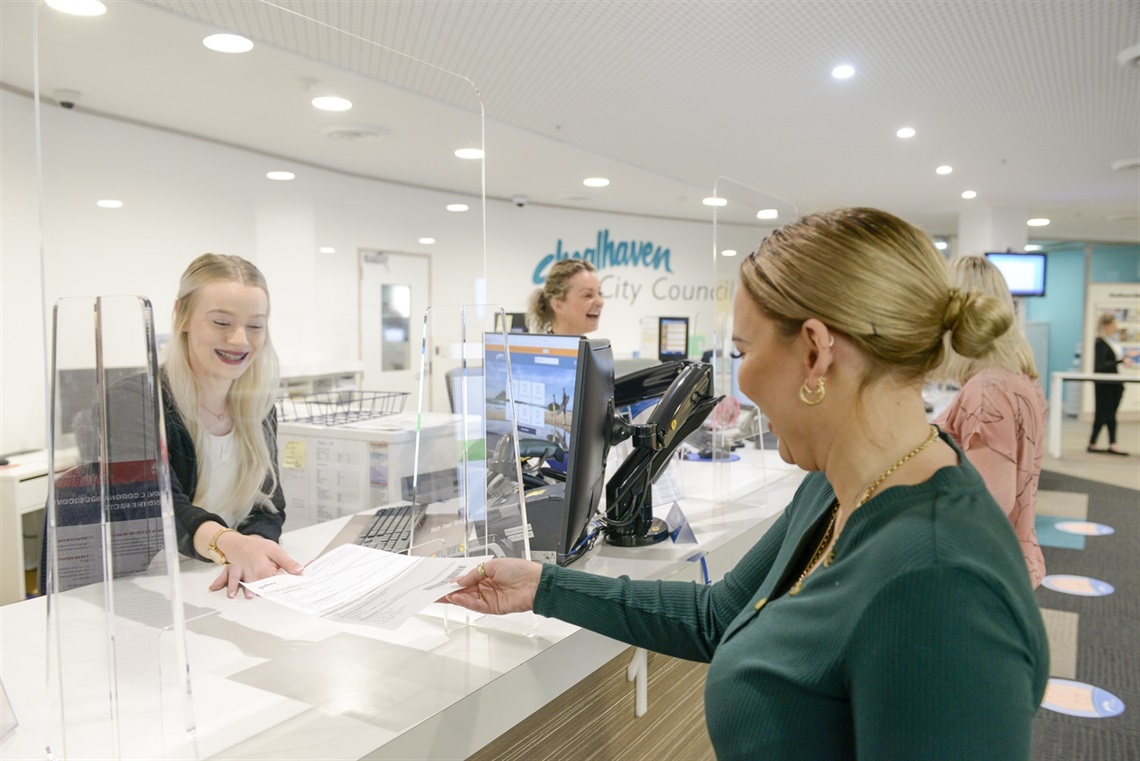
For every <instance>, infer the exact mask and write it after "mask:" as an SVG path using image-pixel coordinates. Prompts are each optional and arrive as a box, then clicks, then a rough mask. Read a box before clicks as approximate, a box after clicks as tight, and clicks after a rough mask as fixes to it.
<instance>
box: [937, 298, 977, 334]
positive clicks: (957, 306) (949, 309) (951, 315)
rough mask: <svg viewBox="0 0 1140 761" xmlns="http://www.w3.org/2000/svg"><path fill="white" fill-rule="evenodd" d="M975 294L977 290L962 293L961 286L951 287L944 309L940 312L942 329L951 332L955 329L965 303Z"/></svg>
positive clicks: (964, 310)
mask: <svg viewBox="0 0 1140 761" xmlns="http://www.w3.org/2000/svg"><path fill="white" fill-rule="evenodd" d="M976 296H977V291H971V292H969V293H964V292H963V291H962V289H961V288H951V289H950V296H949V298H948V299H947V300H946V309H945V310H943V312H942V329H943V330H949V331H951V332H953V331H955V330H957V329H958V325H959V324H961V322H962V315H963V314H964V313H965V312H966V308H967V305H968V304H969V302H970V301H971V300H973V298H975V297H976Z"/></svg>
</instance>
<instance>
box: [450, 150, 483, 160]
mask: <svg viewBox="0 0 1140 761" xmlns="http://www.w3.org/2000/svg"><path fill="white" fill-rule="evenodd" d="M455 155H456V157H457V158H461V159H481V158H483V149H482V148H460V149H459V150H457V151H456V152H455Z"/></svg>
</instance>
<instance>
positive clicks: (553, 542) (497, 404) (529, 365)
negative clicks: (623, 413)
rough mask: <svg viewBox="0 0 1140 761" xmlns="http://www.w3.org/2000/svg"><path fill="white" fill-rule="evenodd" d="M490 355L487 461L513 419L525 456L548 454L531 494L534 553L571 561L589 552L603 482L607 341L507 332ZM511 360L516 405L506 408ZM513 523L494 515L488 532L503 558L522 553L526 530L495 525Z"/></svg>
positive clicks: (609, 406)
mask: <svg viewBox="0 0 1140 761" xmlns="http://www.w3.org/2000/svg"><path fill="white" fill-rule="evenodd" d="M484 351H485V354H484V378H485V382H486V389H487V391H486V397H487V398H486V402H485V413H486V414H485V420H486V440H487V452H488V456H492V453H494V452H496V451H497V450H498V449H499V446H498V444H499V442H500V441H501V440H502V439H503V437H504V436H506V435H507V434H508V433H509V431H510V421H511V419H514V421H515V425H516V426H517V429H518V436H519V449H520V450H522V452H523V453H524V454H525V453H528V452H535V451H539V452H542V453H543V454H547V455H548V457H547V460H548V463H549V467H548V468H546V469H545V470H544V475H545V477H546V480H547V481H548V483H546V484H544V485H542V486H540V487H537V488H530V489H528V491H527V495H526V504H527V519H528V522H529V523H530V534H531V538H530V546H531V555H532V557H534V558H536V559H539V560H545V561H548V562H557V563H559V564H562V565H565V564H567V563H570V562H573V561H574V560H576V559H577V558H578V557H580V556H581V555H582V554H583V552H584V550H585V549H587V548H586V547H584V546H582V545H581V544H580V543H581V541H582V540H583V539H584V538H585V534H586V529H587V527H588V526H589V523H590V520H591V518H592V517H593V516H594V514H595V513H596V512H597V509H598V505H599V503H600V501H601V495H602V489H603V488H604V485H605V463H606V456H607V455H608V453H609V442H610V428H611V425H612V421H613V393H614V391H613V390H614V380H613V353H612V351H611V349H610V345H609V342H608V341H605V340H588V339H584V338H581V337H579V336H559V335H545V334H538V333H526V334H521V333H520V334H512V335H509V336H508V337H507V345H506V346H504V345H503V341H502V335H501V334H500V335H498V336H496V335H493V334H488V335H487V336H486V338H485V345H484ZM508 357H509V359H510V388H511V391H512V394H511V396H512V397H513V400H514V404H513V405H511V404H508V403H507V399H508V397H507V393H506V389H507V358H508ZM563 468H564V471H563ZM509 519H510V516H504V515H500V516H498V520H496V516H489V521H490V524H491V526H490V527H489V529H488V533H489V534H493V535H494V537H495V540H496V541H497V543H498V544H499V548H500V549H502V550H503V552H504V554H513V555H517V554H519V551H520V546H519V545H521V541H520V540H519V536H520V532H518V531H512V530H511V529H510V528H509V527H507V526H503V525H496V524H497V523H498V524H501V523H503V522H504V521H509ZM512 537H514V538H513V539H512Z"/></svg>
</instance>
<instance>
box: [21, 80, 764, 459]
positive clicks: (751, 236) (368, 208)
mask: <svg viewBox="0 0 1140 761" xmlns="http://www.w3.org/2000/svg"><path fill="white" fill-rule="evenodd" d="M42 115H43V171H44V204H43V211H44V228H43V229H44V234H43V250H44V263H45V266H44V271H45V273H46V276H45V278H44V283H43V291H44V293H45V294H46V296H45V297H43V298H41V281H40V275H39V260H38V247H39V243H38V241H39V237H40V233H39V221H38V204H37V187H36V182H35V173H34V170H35V165H34V155H35V151H34V141H33V111H32V103H31V102H30V100H28V99H27V98H24V97H22V96H19V95H14V94H11V93H7V92H0V140H2V148H3V164H2V168H3V172H2V174H3V178H2V185H0V191H2V195H0V218H2V219H3V225H2V226H0V236H2V237H0V275H2V282H3V285H2V295H3V312H2V326H0V328H2V336H3V351H2V356H0V381H2V387H0V416H2V417H0V452H12V451H18V450H22V449H29V448H36V447H41V446H43V444H44V441H45V436H44V420H45V413H44V396H45V391H44V389H45V381H44V378H45V360H44V355H45V348H44V347H45V339H44V330H43V328H42V323H41V315H42V314H43V313H44V311H45V310H46V309H50V307H51V305H52V304H53V303H55V301H56V299H58V298H61V297H91V296H95V295H111V294H138V295H143V296H146V297H148V298H149V299H150V300H151V301H152V303H153V304H154V308H155V322H156V329H157V331H158V332H159V334H162V333H166V332H169V330H170V310H171V307H172V305H173V300H174V292H175V289H176V287H177V282H178V277H179V275H180V274H181V272H182V270H183V269H184V268H185V266H186V265H187V264H188V263H189V262H190V261H191V260H192V259H193V258H194V257H195V256H197V255H199V254H201V253H203V252H207V251H212V252H216V253H233V254H239V255H242V256H245V257H246V258H249V259H251V260H252V261H254V262H256V263H257V265H258V266H259V267H260V268H261V269H262V270H263V271H264V272H265V274H266V277H267V278H268V280H269V283H270V289H271V297H272V317H271V329H272V332H273V336H274V341H275V342H276V344H277V347H278V352H279V353H280V355H281V359H282V363H283V365H286V366H288V365H312V364H319V363H336V362H338V361H339V362H344V361H354V360H357V359H358V358H359V357H358V327H357V326H358V322H357V321H358V296H357V286H358V284H357V277H358V273H357V262H356V256H357V251H358V250H359V249H361V248H367V249H380V250H390V251H410V252H425V251H427V252H430V253H431V256H432V259H433V265H432V283H431V288H432V293H431V300H432V303H435V304H464V303H467V304H470V303H476V300H477V298H478V295H477V294H478V293H479V291H478V290H477V281H478V280H479V279H480V278H481V277H482V276H483V274H484V273H483V261H482V238H481V233H480V229H479V215H478V209H479V207H478V204H477V202H474V201H473V200H472V199H467V200H468V201H469V202H471V203H472V211H471V212H469V213H467V214H453V213H449V212H446V211H445V210H444V206H445V204H446V203H448V202H450V201H453V200H456V196H455V194H453V193H441V192H435V191H429V190H423V189H418V188H409V187H405V186H401V185H395V184H390V183H384V182H377V181H371V180H363V179H359V178H353V177H346V176H344V175H341V174H337V173H333V172H327V171H323V170H317V169H312V168H308V167H299V168H296V169H295V171H296V172H297V175H298V178H297V180H295V181H293V182H289V183H277V182H271V181H268V180H266V179H265V172H266V171H268V170H269V169H275V168H281V165H282V163H283V162H281V161H276V160H271V159H268V158H266V157H263V156H260V155H258V154H255V153H250V152H246V151H241V150H236V149H232V148H228V147H223V146H219V145H216V144H213V143H209V142H206V141H202V140H197V139H193V138H188V137H185V136H180V135H174V134H169V133H165V132H160V131H154V130H149V129H146V128H142V127H138V126H135V125H130V124H125V123H120V122H117V121H114V120H109V119H104V118H100V117H96V116H91V115H88V114H84V113H76V112H72V111H62V110H60V109H57V108H45V109H43V112H42ZM100 198H117V199H120V200H122V201H123V202H124V204H125V205H124V207H123V208H122V209H118V210H105V209H99V208H96V206H95V201H96V200H97V199H100ZM602 230H606V231H608V234H609V236H610V238H611V239H612V240H614V241H638V242H652V243H654V244H655V245H656V246H662V247H667V248H668V249H669V250H670V258H669V262H670V265H671V268H672V272H668V271H665V270H664V269H652V268H647V267H622V266H613V267H608V268H604V269H603V270H602V272H601V275H602V279H603V283H604V287H605V288H606V290H607V296H608V297H609V301H608V303H607V306H606V311H605V314H604V315H603V322H602V326H603V327H602V330H601V331H600V334H601V335H604V336H606V337H608V338H609V339H610V340H611V342H612V344H613V346H614V350H615V353H616V354H617V355H618V356H629V355H630V354H632V353H633V352H634V351H636V350H637V349H638V348H639V343H640V327H639V323H640V318H641V316H642V315H665V314H668V315H687V316H690V317H693V318H694V319H696V320H697V323H698V332H703V331H704V330H707V327H701V326H708V325H709V323H710V322H711V318H712V314H713V312H714V309H716V308H719V309H720V310H721V311H722V312H723V311H725V310H726V309H727V308H728V307H727V301H726V300H722V303H721V304H720V306H719V307H715V306H714V303H713V301H712V300H711V299H709V298H705V296H707V294H709V293H711V292H712V291H713V289H714V288H715V287H716V285H717V281H718V280H720V281H721V282H722V288H721V293H722V295H723V294H724V293H726V292H727V290H728V281H729V280H731V278H732V276H733V275H734V273H735V269H736V263H735V262H734V261H732V260H728V262H727V264H718V265H717V267H715V268H714V265H713V261H714V256H713V253H712V245H713V230H712V225H711V223H694V222H681V221H669V220H661V219H654V218H642V217H634V216H628V215H616V214H603V213H597V212H587V211H577V210H567V209H554V208H543V207H539V206H535V205H533V204H532V205H530V206H527V207H526V208H521V209H520V208H516V207H515V206H514V205H513V204H511V203H508V202H497V201H491V202H489V204H488V208H487V248H488V266H487V273H486V275H487V284H486V298H487V301H488V302H489V303H502V304H503V305H504V306H505V307H507V308H508V310H511V311H522V309H523V306H524V304H525V300H526V296H527V294H528V293H529V292H530V291H531V290H532V289H533V288H534V287H535V285H534V283H533V281H532V277H533V274H534V270H535V267H536V265H537V264H538V263H539V261H540V260H541V259H542V257H544V256H545V255H547V254H549V253H553V252H554V251H555V246H556V244H557V241H558V240H559V239H561V240H562V242H563V248H564V249H565V250H567V251H570V252H573V251H576V250H583V249H585V248H586V247H589V246H594V245H595V240H596V238H597V236H598V234H599V231H602ZM763 232H764V230H763V229H761V228H755V229H752V228H747V229H745V228H741V229H736V230H733V229H722V231H721V242H722V244H723V245H724V246H734V247H736V248H738V249H739V250H742V251H749V250H751V249H752V248H754V247H755V245H756V244H757V243H758V242H759V239H760V236H761V235H762V234H763ZM421 236H432V237H434V238H436V239H437V241H438V242H437V243H436V244H435V245H434V246H431V247H425V246H422V245H420V244H418V243H417V240H418V238H420V237H421ZM320 246H333V247H335V248H336V251H337V252H336V253H335V254H319V253H317V248H318V247H320Z"/></svg>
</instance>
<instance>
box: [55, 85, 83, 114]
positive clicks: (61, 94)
mask: <svg viewBox="0 0 1140 761" xmlns="http://www.w3.org/2000/svg"><path fill="white" fill-rule="evenodd" d="M52 95H54V96H55V102H56V103H58V104H59V105H60V107H62V108H66V109H68V110H69V111H70V110H71V109H73V108H75V104H76V103H78V102H79V98H80V97H81V96H82V94H81V93H80V92H79V91H78V90H63V89H61V90H56V91H55V92H53V93H52Z"/></svg>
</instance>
